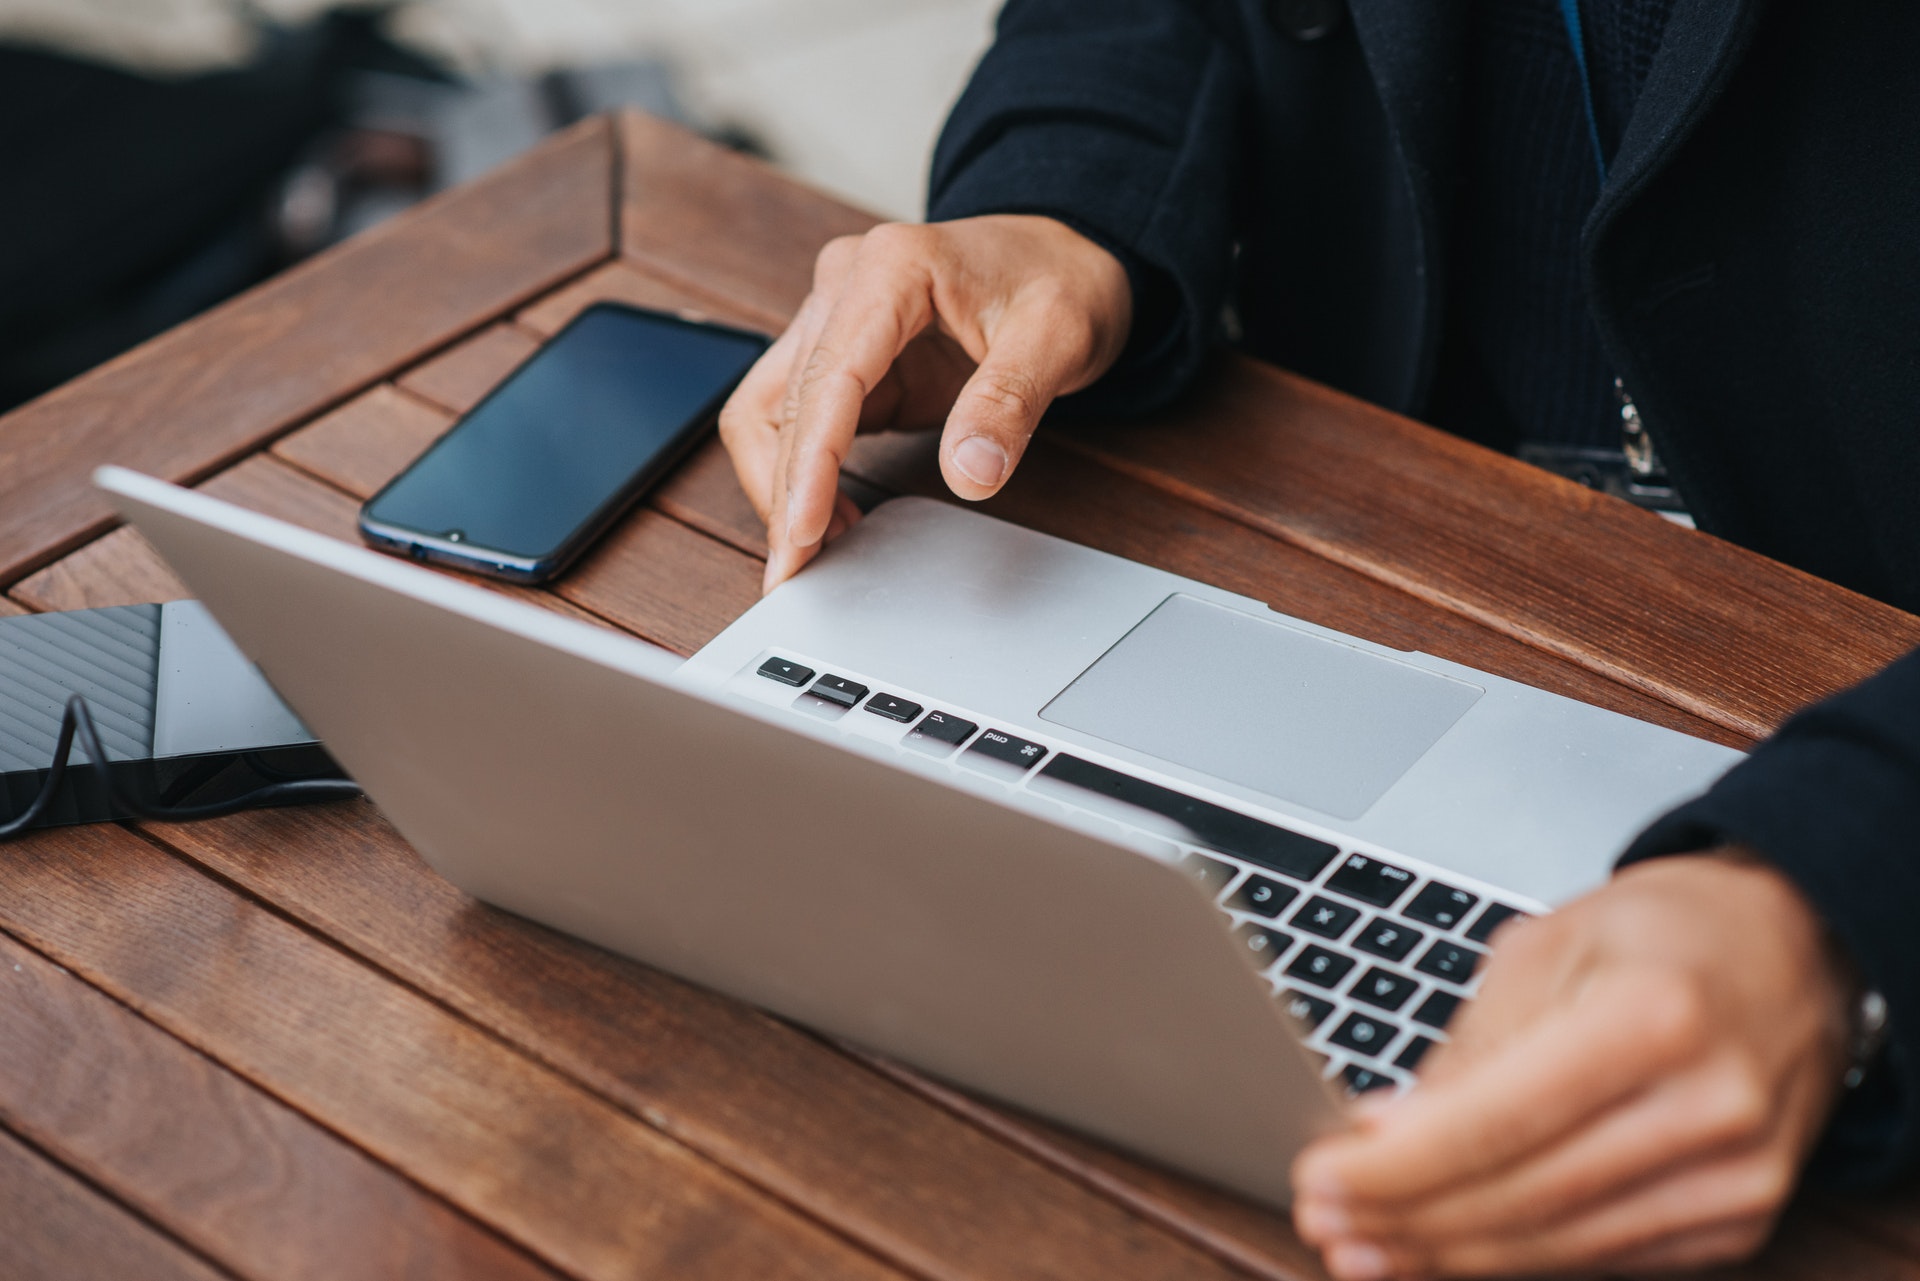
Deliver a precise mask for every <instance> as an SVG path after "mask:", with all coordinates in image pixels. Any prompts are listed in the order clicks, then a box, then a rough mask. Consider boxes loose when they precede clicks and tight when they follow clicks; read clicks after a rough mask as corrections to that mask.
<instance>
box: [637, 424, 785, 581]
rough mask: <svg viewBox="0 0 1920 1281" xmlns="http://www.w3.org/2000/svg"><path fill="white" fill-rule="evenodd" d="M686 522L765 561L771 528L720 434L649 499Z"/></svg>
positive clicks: (675, 470) (692, 454) (690, 458)
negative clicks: (736, 471) (742, 485)
mask: <svg viewBox="0 0 1920 1281" xmlns="http://www.w3.org/2000/svg"><path fill="white" fill-rule="evenodd" d="M647 501H648V502H649V503H651V504H652V505H653V506H654V507H656V508H658V509H659V510H661V511H663V512H665V513H666V514H667V515H669V516H671V517H673V518H674V519H675V520H677V521H680V522H682V523H683V524H687V525H691V526H693V527H694V528H695V529H697V530H699V531H700V532H701V533H703V534H706V535H709V536H710V537H713V538H717V539H719V540H720V541H721V542H723V543H726V544H727V545H728V546H730V547H737V548H739V549H740V550H741V551H743V552H745V553H746V554H747V555H749V556H753V557H756V558H758V559H759V560H762V561H764V560H766V558H767V527H766V526H765V525H763V524H761V523H760V516H759V514H758V513H756V512H755V511H754V510H753V504H752V503H750V502H748V501H747V495H746V491H745V490H743V489H741V488H740V480H739V478H738V477H737V476H735V475H734V474H733V462H732V460H731V459H730V458H728V457H727V450H726V447H725V446H724V445H722V444H721V443H720V441H719V440H718V439H717V438H716V439H713V440H709V441H708V442H707V443H706V444H704V445H701V446H700V447H699V448H698V449H696V450H694V451H693V452H692V453H691V454H689V455H687V460H686V461H685V462H683V463H681V464H680V466H678V467H677V468H675V469H674V471H673V474H672V475H670V476H668V477H667V478H666V479H665V480H664V481H662V482H661V483H660V488H658V489H656V490H654V491H653V494H652V496H651V497H649V498H648V500H647Z"/></svg>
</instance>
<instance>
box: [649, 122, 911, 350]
mask: <svg viewBox="0 0 1920 1281" xmlns="http://www.w3.org/2000/svg"><path fill="white" fill-rule="evenodd" d="M617 133H618V142H619V148H620V166H621V175H620V189H621V196H620V252H621V253H622V254H623V255H625V256H626V257H628V258H631V259H633V260H634V261H635V262H637V263H639V264H641V265H643V266H646V267H649V268H651V269H652V270H653V271H654V272H655V273H657V274H659V275H661V276H664V277H665V278H667V279H669V280H672V281H674V282H676V283H678V284H681V285H684V286H686V287H687V288H689V289H691V290H693V291H694V292H695V293H698V294H701V295H703V296H705V297H708V298H711V299H712V300H713V301H714V302H716V303H731V304H733V305H735V306H737V307H746V308H753V309H756V310H758V311H760V312H762V313H764V314H766V315H768V316H771V317H775V318H777V319H779V320H780V321H782V322H784V321H785V320H786V318H787V317H790V316H791V315H793V313H794V311H795V310H797V309H798V308H799V306H800V301H801V299H803V298H805V297H806V296H807V290H808V289H809V288H810V287H811V286H812V283H813V259H814V256H815V255H816V254H818V253H819V252H820V248H821V246H823V245H825V244H826V243H827V241H829V240H832V239H833V238H834V237H836V236H847V235H855V234H858V233H859V232H863V231H866V230H867V229H868V228H870V227H871V226H873V224H874V223H875V222H876V221H878V219H876V218H875V217H874V216H873V215H872V214H869V213H864V212H862V211H860V210H858V209H854V208H851V207H849V206H847V205H844V204H841V203H839V202H838V201H834V200H829V199H827V198H825V197H823V196H821V195H820V193H818V192H816V191H811V190H809V189H807V188H806V187H803V186H801V185H800V184H798V183H796V182H793V181H792V180H791V179H788V178H785V177H782V176H781V175H779V174H777V173H775V172H773V171H772V170H771V169H769V168H767V167H766V166H765V165H763V164H761V163H759V162H758V161H755V160H749V159H747V158H746V157H745V156H740V155H736V154H735V153H733V152H730V151H726V150H724V149H722V148H720V147H716V146H714V145H713V144H712V143H710V142H704V141H702V140H700V139H698V138H695V137H693V136H692V135H690V134H688V133H686V132H685V131H684V130H681V129H679V128H677V127H675V126H673V125H670V124H667V123H665V122H664V121H661V120H656V119H654V118H652V117H650V116H643V115H639V114H637V113H633V112H628V113H626V114H623V115H621V116H620V117H618V120H617Z"/></svg>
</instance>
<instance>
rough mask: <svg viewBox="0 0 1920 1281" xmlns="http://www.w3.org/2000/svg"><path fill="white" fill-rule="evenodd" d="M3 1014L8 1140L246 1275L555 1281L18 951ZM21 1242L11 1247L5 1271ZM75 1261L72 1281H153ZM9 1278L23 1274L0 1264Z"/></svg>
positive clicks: (9, 965) (0, 1047) (6, 947)
mask: <svg viewBox="0 0 1920 1281" xmlns="http://www.w3.org/2000/svg"><path fill="white" fill-rule="evenodd" d="M0 1006H4V1008H5V1009H6V1019H5V1024H6V1032H5V1035H3V1036H0V1115H3V1116H4V1118H5V1123H6V1125H7V1127H8V1128H9V1129H11V1130H13V1131H14V1132H15V1133H17V1134H20V1135H22V1136H24V1137H25V1138H27V1139H28V1140H29V1141H31V1142H32V1143H33V1144H34V1145H35V1146H36V1147H38V1148H39V1149H40V1150H41V1151H43V1152H49V1153H52V1154H54V1155H55V1156H57V1157H58V1159H59V1160H60V1162H61V1163H62V1164H63V1165H64V1166H66V1167H67V1168H69V1169H71V1170H74V1171H77V1172H78V1173H79V1174H80V1175H82V1176H83V1177H84V1178H86V1179H87V1181H88V1182H90V1183H91V1184H93V1185H94V1186H95V1187H98V1188H102V1189H104V1190H106V1191H107V1192H109V1193H111V1194H112V1196H114V1197H115V1198H117V1199H118V1200H119V1201H121V1202H123V1203H125V1204H127V1205H129V1206H132V1207H133V1208H134V1209H136V1210H137V1211H138V1212H139V1214H140V1215H141V1216H142V1217H144V1218H145V1219H146V1220H147V1221H148V1222H151V1223H155V1224H158V1225H160V1226H162V1227H164V1228H165V1229H166V1231H167V1232H168V1233H169V1234H170V1235H171V1236H173V1237H175V1238H177V1239H178V1240H180V1241H183V1242H185V1243H186V1244H187V1245H189V1246H191V1247H192V1248H193V1249H194V1250H195V1251H198V1252H199V1253H200V1254H202V1255H203V1256H205V1257H206V1258H208V1259H211V1260H214V1261H215V1262H217V1263H218V1264H220V1265H221V1266H222V1267H224V1268H226V1269H227V1270H229V1271H231V1272H233V1273H235V1274H237V1275H241V1276H249V1277H260V1278H275V1279H276V1281H282V1279H284V1281H299V1279H301V1278H314V1279H315V1281H319V1279H320V1278H326V1277H341V1276H361V1277H387V1276H406V1277H414V1278H420V1279H421V1281H425V1279H427V1278H446V1279H447V1281H462V1279H464V1278H468V1277H474V1278H479V1277H492V1278H502V1279H513V1281H532V1279H533V1278H536V1277H552V1276H553V1275H554V1273H552V1272H550V1271H548V1270H547V1269H545V1268H543V1267H541V1266H539V1265H538V1264H537V1263H535V1262H534V1261H533V1260H532V1259H531V1258H530V1257H529V1256H527V1255H525V1254H523V1253H521V1252H520V1251H518V1250H515V1249H514V1248H513V1247H511V1246H510V1245H508V1244H507V1243H506V1242H505V1241H503V1240H501V1239H500V1238H499V1237H498V1236H496V1235H494V1234H493V1233H492V1232H491V1231H489V1230H487V1229H486V1228H483V1227H481V1226H480V1225H479V1224H476V1223H474V1222H473V1221H472V1220H470V1219H467V1218H465V1217H463V1216H461V1215H459V1214H456V1213H455V1212H453V1211H452V1210H451V1209H449V1208H448V1207H447V1206H446V1205H445V1204H444V1203H442V1202H440V1201H438V1200H436V1199H434V1198H433V1197H430V1196H428V1195H427V1194H425V1193H423V1192H422V1191H420V1190H419V1189H418V1188H416V1187H415V1186H414V1185H413V1184H411V1183H409V1182H407V1181H406V1180H405V1179H403V1178H401V1177H400V1176H399V1175H397V1174H395V1173H394V1172H393V1171H392V1170H389V1169H388V1168H386V1167H385V1166H382V1165H380V1164H378V1163H376V1162H374V1161H372V1160H370V1159H368V1158H367V1157H366V1156H365V1155H364V1154H363V1153H361V1152H360V1151H358V1150H357V1149H355V1148H352V1147H350V1146H348V1145H347V1144H345V1143H343V1142H341V1141H340V1140H339V1139H337V1138H335V1137H334V1136H333V1135H331V1134H329V1133H327V1132H326V1131H325V1130H322V1129H321V1128H320V1127H319V1126H317V1125H315V1124H314V1123H313V1122H311V1121H309V1120H308V1119H307V1118H305V1117H303V1116H301V1115H300V1114H299V1113H297V1112H294V1111H292V1110H291V1109H289V1108H288V1107H286V1106H285V1105H284V1104H281V1103H279V1102H277V1101H275V1100H274V1099H272V1098H270V1097H269V1096H267V1095H265V1094H262V1093H261V1092H260V1091H259V1090H256V1089H254V1088H253V1087H251V1086H249V1085H247V1084H246V1083H244V1082H242V1081H241V1080H240V1079H239V1078H238V1077H236V1076H234V1075H233V1074H232V1073H230V1072H227V1071H225V1070H224V1069H222V1068H221V1067H219V1066H218V1065H217V1064H215V1063H213V1062H211V1061H209V1060H208V1059H206V1058H204V1057H202V1056H201V1055H198V1054H196V1053H194V1052H193V1051H192V1050H190V1049H188V1048H187V1047H186V1046H184V1045H182V1044H181V1043H180V1042H179V1041H177V1040H175V1039H174V1038H172V1037H170V1036H168V1035H167V1034H166V1033H164V1032H162V1031H160V1030H159V1029H158V1028H156V1027H155V1026H154V1025H153V1024H151V1023H148V1022H147V1021H146V1020H145V1019H142V1018H140V1017H139V1016H138V1015H136V1014H133V1013H132V1012H130V1011H128V1010H127V1009H126V1008H125V1007H123V1006H121V1005H119V1004H116V1003H115V1002H114V1001H111V1000H109V999H108V998H107V997H105V996H103V995H101V994H100V993H99V992H97V991H95V990H94V989H92V988H90V987H88V986H87V985H86V984H84V983H82V982H81V981H80V980H79V979H77V978H75V977H73V976H72V975H71V974H68V973H66V972H64V971H62V970H60V969H58V968H57V967H55V966H54V965H52V964H50V963H49V962H47V961H46V960H44V959H43V958H41V957H39V956H37V955H35V954H34V953H32V952H30V951H28V950H26V949H25V948H22V947H20V946H19V945H18V944H16V943H14V942H13V941H11V940H10V939H6V938H0ZM5 1200H6V1198H5V1196H4V1194H0V1201H5ZM15 1208H16V1207H15V1206H13V1205H12V1204H11V1203H9V1210H10V1211H11V1210H14V1209H15ZM15 1235H19V1234H16V1233H0V1260H4V1258H5V1251H6V1245H7V1238H9V1237H12V1236H15ZM62 1262H63V1264H64V1266H65V1269H66V1270H65V1271H63V1272H62V1274H61V1275H64V1276H75V1275H79V1274H81V1273H82V1272H89V1273H90V1274H92V1275H100V1276H112V1275H119V1276H143V1277H144V1276H146V1275H149V1274H148V1273H146V1272H144V1271H140V1272H134V1271H121V1272H118V1273H115V1272H107V1271H93V1270H91V1269H88V1268H85V1267H83V1266H82V1265H81V1261H80V1258H79V1257H78V1255H77V1254H70V1255H66V1256H65V1257H64V1258H63V1259H62ZM0 1275H5V1276H9V1277H12V1276H15V1275H17V1273H15V1272H13V1271H11V1270H9V1269H8V1268H7V1267H6V1265H5V1263H4V1262H0Z"/></svg>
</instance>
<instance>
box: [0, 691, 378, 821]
mask: <svg viewBox="0 0 1920 1281" xmlns="http://www.w3.org/2000/svg"><path fill="white" fill-rule="evenodd" d="M76 736H77V737H78V738H79V739H80V745H81V746H82V747H84V748H86V749H87V757H88V759H89V760H90V761H91V763H92V764H93V767H94V770H95V772H96V773H98V774H99V776H100V780H101V783H102V784H103V785H104V786H105V787H106V791H107V796H108V798H109V799H110V800H111V801H112V802H113V804H114V805H115V806H117V807H118V808H119V809H121V810H123V811H125V812H126V813H127V814H129V815H131V816H132V817H135V818H144V819H151V820H153V821H155V822H161V823H190V822H193V821H194V820H196V819H203V818H224V817H225V816H226V815H228V814H237V813H239V812H240V811H241V810H246V809H255V808H258V807H260V806H263V805H280V804H287V803H294V802H300V801H337V800H346V799H348V798H350V797H355V796H359V795H360V787H359V785H358V784H357V783H354V782H353V781H351V780H349V779H342V778H305V779H298V780H294V781H291V782H281V783H270V784H268V785H267V786H265V787H256V788H254V789H253V790H252V791H251V792H243V793H242V794H240V795H239V796H234V797H229V798H228V799H226V800H224V801H213V802H210V803H208V804H206V805H152V804H149V803H147V802H146V801H143V800H140V799H138V798H136V797H131V796H128V795H127V794H126V793H124V792H122V791H121V790H120V784H119V781H118V780H117V779H115V778H114V776H113V770H112V769H111V768H110V763H109V762H108V760H107V751H106V747H105V746H104V745H103V744H102V743H101V741H100V731H99V730H98V729H97V728H95V726H94V723H93V712H92V711H91V710H89V709H88V707H87V700H86V699H85V698H83V697H81V696H80V695H78V694H75V695H73V696H72V697H71V698H69V699H68V700H67V709H66V714H65V715H64V716H62V717H61V718H60V737H59V739H58V740H57V741H56V742H55V743H54V747H53V764H52V766H51V767H49V768H48V770H47V781H46V782H45V783H43V784H41V786H40V794H39V795H38V796H36V797H34V798H33V803H32V804H31V805H29V806H27V808H26V809H24V810H22V811H21V812H20V813H19V814H18V815H17V816H15V817H14V818H12V819H11V820H9V821H8V822H6V823H0V841H7V840H12V839H13V838H14V837H16V836H20V835H21V834H23V833H25V832H27V831H28V830H30V829H31V828H33V827H34V825H35V824H36V823H38V822H39V821H40V819H41V818H42V817H43V816H44V815H45V814H46V812H47V810H48V809H49V808H51V807H52V805H53V799H54V796H55V795H56V794H57V793H58V792H59V791H60V784H61V782H62V781H63V780H64V779H65V778H66V774H67V758H68V756H69V755H70V754H71V753H72V750H73V740H74V738H75V737H76Z"/></svg>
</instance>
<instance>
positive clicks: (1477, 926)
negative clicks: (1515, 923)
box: [1467, 903, 1527, 943]
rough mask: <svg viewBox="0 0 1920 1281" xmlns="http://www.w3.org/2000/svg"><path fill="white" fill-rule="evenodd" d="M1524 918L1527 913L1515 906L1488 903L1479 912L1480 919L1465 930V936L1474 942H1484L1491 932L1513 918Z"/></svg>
mask: <svg viewBox="0 0 1920 1281" xmlns="http://www.w3.org/2000/svg"><path fill="white" fill-rule="evenodd" d="M1516 917H1517V918H1519V919H1520V920H1523V921H1524V920H1526V919H1527V914H1526V913H1525V912H1522V911H1521V910H1520V909H1519V908H1517V907H1508V906H1507V905H1506V904H1505V903H1489V904H1487V910H1486V911H1484V912H1482V913H1480V919H1479V920H1477V921H1475V922H1474V923H1473V926H1472V928H1471V929H1469V930H1468V931H1467V937H1468V938H1469V939H1472V940H1473V941H1474V942H1475V943H1484V942H1486V941H1487V940H1488V939H1489V938H1492V937H1493V932H1494V931H1495V930H1497V929H1499V928H1500V927H1501V926H1502V925H1505V924H1506V923H1507V922H1508V921H1511V920H1513V919H1515V918H1516Z"/></svg>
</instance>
